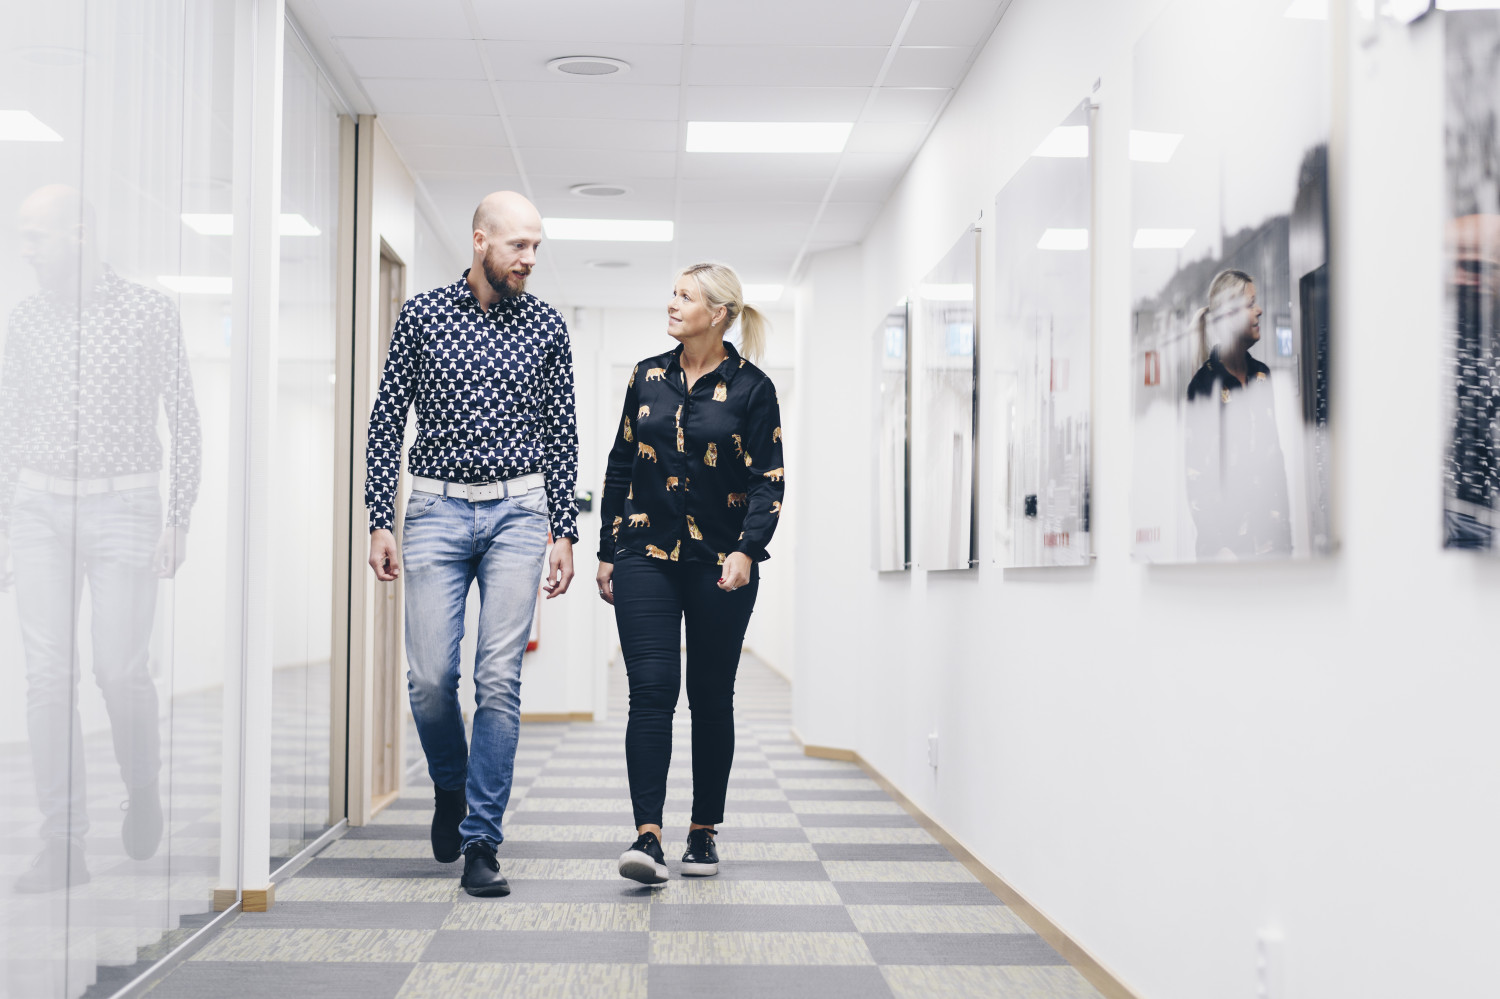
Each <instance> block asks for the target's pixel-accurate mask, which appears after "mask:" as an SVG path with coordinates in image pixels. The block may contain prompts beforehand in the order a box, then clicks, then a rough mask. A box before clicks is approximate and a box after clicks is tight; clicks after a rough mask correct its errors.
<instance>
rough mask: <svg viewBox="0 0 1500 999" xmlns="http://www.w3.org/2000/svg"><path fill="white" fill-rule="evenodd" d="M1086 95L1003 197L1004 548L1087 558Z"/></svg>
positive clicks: (1014, 562)
mask: <svg viewBox="0 0 1500 999" xmlns="http://www.w3.org/2000/svg"><path fill="white" fill-rule="evenodd" d="M1089 132H1090V129H1089V105H1088V102H1087V101H1085V102H1084V103H1083V104H1082V105H1080V106H1079V107H1078V108H1077V109H1076V110H1075V111H1074V112H1073V113H1072V114H1071V115H1069V116H1068V118H1067V119H1066V120H1065V121H1064V122H1063V123H1062V124H1061V125H1060V126H1059V127H1058V128H1056V129H1054V130H1053V132H1052V133H1051V135H1050V136H1049V137H1048V139H1047V141H1046V143H1044V144H1043V146H1042V147H1040V148H1039V149H1038V150H1037V152H1036V154H1035V155H1033V156H1032V157H1031V158H1030V159H1028V160H1027V161H1026V162H1025V163H1024V164H1022V165H1021V169H1020V170H1018V171H1016V175H1015V176H1014V177H1013V178H1011V180H1010V183H1008V184H1006V185H1005V189H1004V190H1002V191H1001V192H1000V194H999V196H998V197H996V198H995V278H996V280H995V296H996V307H995V319H996V322H997V323H998V324H999V325H998V330H999V334H1000V335H999V337H998V340H997V342H998V343H999V344H1000V345H1001V349H1002V350H1003V351H1004V356H1003V358H1002V378H1003V381H1004V391H1003V392H1002V399H1004V400H1005V401H1004V402H1003V403H1002V406H1001V421H1002V423H1003V424H1004V431H1005V432H1004V433H1002V434H1001V435H1000V437H1001V438H1002V440H1003V441H1004V443H1002V444H1001V445H1000V446H1001V447H1003V448H1005V449H1006V459H1007V460H1006V462H1005V465H1006V468H1007V472H1008V474H1007V483H1008V484H1007V487H1006V488H1005V489H1004V490H1003V491H1002V492H1001V509H1000V511H999V512H1000V516H998V517H996V518H995V520H996V525H997V528H998V533H999V535H1000V546H999V557H1000V560H1001V562H1002V564H1004V565H1007V566H1045V565H1083V564H1085V563H1087V562H1088V559H1089V409H1090V406H1089V401H1090V400H1089V397H1090V390H1091V388H1092V383H1091V378H1092V374H1091V372H1092V365H1091V352H1092V345H1093V338H1092V336H1091V329H1090V312H1091V310H1090V303H1091V300H1092V296H1091V284H1090V273H1091V272H1090V267H1089V258H1090V252H1089V251H1090V246H1091V239H1090V228H1091V226H1090V213H1091V207H1092V198H1091V182H1092V172H1091V169H1090V164H1091V159H1090V138H1089Z"/></svg>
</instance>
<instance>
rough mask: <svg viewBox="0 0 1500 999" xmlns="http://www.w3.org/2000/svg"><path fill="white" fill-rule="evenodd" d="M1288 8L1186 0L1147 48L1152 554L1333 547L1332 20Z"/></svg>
mask: <svg viewBox="0 0 1500 999" xmlns="http://www.w3.org/2000/svg"><path fill="white" fill-rule="evenodd" d="M1286 9H1287V8H1286V4H1285V3H1282V2H1280V0H1177V2H1175V3H1173V4H1171V5H1169V6H1168V7H1167V8H1166V10H1165V11H1163V13H1162V15H1161V17H1159V18H1158V19H1157V21H1156V23H1155V24H1154V25H1153V26H1152V27H1151V28H1150V29H1149V30H1148V31H1147V32H1146V33H1145V34H1144V35H1142V36H1141V38H1140V40H1139V41H1138V42H1137V43H1136V47H1135V86H1134V95H1135V97H1134V100H1135V107H1134V113H1133V116H1132V119H1131V120H1132V124H1133V127H1134V129H1135V131H1133V132H1132V133H1131V159H1132V160H1133V161H1134V162H1133V164H1132V174H1131V191H1132V200H1133V204H1134V215H1135V235H1134V243H1133V245H1134V252H1133V253H1132V255H1131V269H1132V292H1131V294H1132V297H1133V299H1134V328H1133V330H1132V338H1133V343H1132V352H1133V374H1132V378H1133V382H1134V392H1135V431H1136V432H1135V451H1134V464H1135V468H1134V489H1133V493H1132V502H1131V514H1132V518H1133V521H1134V528H1135V537H1134V543H1135V548H1134V553H1135V556H1136V558H1138V559H1141V560H1143V561H1150V562H1196V561H1210V560H1212V561H1221V560H1222V561H1234V560H1242V559H1281V558H1308V557H1316V556H1322V555H1327V554H1328V553H1330V552H1331V551H1332V550H1333V530H1332V510H1331V503H1330V485H1331V480H1330V472H1331V467H1332V461H1331V447H1330V437H1329V427H1328V408H1329V394H1328V364H1329V340H1328V330H1329V318H1330V301H1329V294H1328V289H1329V278H1328V260H1329V253H1328V134H1329V121H1330V116H1331V112H1330V104H1331V100H1332V84H1331V79H1330V69H1329V60H1330V52H1331V42H1330V38H1329V26H1328V22H1327V21H1326V20H1321V21H1320V20H1309V19H1302V18H1292V17H1286V16H1284V15H1285V12H1286ZM1210 38H1233V39H1234V44H1232V45H1205V44H1203V40H1204V39H1210ZM1265 52H1276V53H1278V60H1279V61H1278V66H1279V67H1280V68H1279V69H1278V71H1277V72H1274V73H1267V72H1265V71H1264V67H1263V66H1262V65H1261V63H1260V61H1259V57H1260V54H1261V53H1265Z"/></svg>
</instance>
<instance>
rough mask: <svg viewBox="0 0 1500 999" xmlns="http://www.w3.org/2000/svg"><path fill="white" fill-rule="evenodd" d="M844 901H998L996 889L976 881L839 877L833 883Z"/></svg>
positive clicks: (889, 903)
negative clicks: (887, 880)
mask: <svg viewBox="0 0 1500 999" xmlns="http://www.w3.org/2000/svg"><path fill="white" fill-rule="evenodd" d="M835 888H836V889H837V890H838V893H839V898H841V899H843V900H844V904H845V905H1001V904H1003V903H1001V901H1000V900H999V899H998V898H996V897H995V893H994V892H992V891H990V890H989V889H988V888H986V887H985V886H984V885H982V884H979V883H978V882H971V883H969V884H963V883H955V884H945V883H938V882H920V881H918V882H905V883H899V882H898V883H890V882H879V881H839V882H836V883H835Z"/></svg>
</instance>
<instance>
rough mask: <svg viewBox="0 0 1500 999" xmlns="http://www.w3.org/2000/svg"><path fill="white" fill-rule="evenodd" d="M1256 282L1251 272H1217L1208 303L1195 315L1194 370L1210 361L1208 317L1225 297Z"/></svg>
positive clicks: (1210, 289)
mask: <svg viewBox="0 0 1500 999" xmlns="http://www.w3.org/2000/svg"><path fill="white" fill-rule="evenodd" d="M1254 283H1255V279H1254V278H1253V277H1251V276H1250V275H1249V274H1246V273H1245V272H1244V271H1237V270H1234V269H1232V268H1231V269H1229V270H1222V271H1220V272H1219V273H1217V274H1215V275H1214V279H1213V280H1212V281H1210V282H1209V283H1208V305H1207V306H1205V307H1204V308H1201V309H1199V310H1198V312H1197V314H1195V315H1194V316H1193V325H1192V331H1193V345H1194V353H1195V355H1196V356H1195V357H1194V360H1193V368H1194V370H1196V369H1198V368H1201V367H1203V365H1204V364H1206V363H1208V354H1209V347H1210V346H1211V344H1209V342H1208V317H1209V316H1210V315H1212V314H1213V313H1215V312H1217V311H1218V310H1219V307H1220V306H1221V305H1223V303H1224V299H1226V298H1228V297H1230V296H1231V295H1239V294H1241V293H1242V292H1244V290H1245V289H1246V288H1247V287H1249V286H1250V285H1252V284H1254Z"/></svg>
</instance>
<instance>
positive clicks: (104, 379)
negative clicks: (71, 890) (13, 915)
mask: <svg viewBox="0 0 1500 999" xmlns="http://www.w3.org/2000/svg"><path fill="white" fill-rule="evenodd" d="M19 216H20V218H19V221H20V237H21V255H22V258H23V259H24V260H25V261H26V262H27V263H28V264H30V265H31V268H32V270H33V271H34V272H35V274H36V279H37V286H38V290H37V292H36V294H34V295H32V296H31V297H30V298H27V299H26V300H25V301H23V302H21V303H20V304H19V305H17V306H16V307H15V310H14V311H13V312H12V313H11V315H10V323H9V327H8V330H7V334H6V339H5V356H4V368H3V373H0V576H4V575H7V565H6V564H7V563H9V562H13V563H14V576H15V587H16V608H17V611H18V615H17V616H18V618H19V624H20V632H21V645H22V648H23V649H24V651H25V656H26V724H27V733H28V736H29V738H30V742H31V757H32V771H33V774H34V776H35V779H36V788H37V803H38V805H39V806H40V808H41V812H42V825H41V836H42V840H43V843H44V846H43V849H42V852H41V853H40V854H39V855H38V857H37V860H36V862H35V863H34V864H33V865H32V866H31V868H30V869H29V870H27V871H26V872H25V873H24V874H22V875H21V876H20V877H19V878H18V879H17V880H16V882H15V889H16V890H17V891H20V892H42V891H51V890H55V889H58V888H62V887H64V886H67V885H74V886H76V885H79V884H82V883H84V882H86V881H88V880H89V874H88V869H87V867H86V866H85V864H84V856H83V846H84V838H85V836H86V835H87V833H88V830H89V816H88V809H87V802H88V787H87V783H86V780H85V778H86V777H87V776H89V775H88V774H87V772H86V768H85V765H84V763H85V759H86V757H85V754H84V750H83V743H82V736H81V726H80V722H79V715H78V680H79V671H78V669H77V662H76V657H77V650H78V647H79V640H78V635H77V632H78V630H79V627H80V625H82V626H84V627H87V628H88V629H89V631H90V633H91V634H92V636H93V642H92V649H91V658H92V667H93V674H94V679H95V681H96V682H97V683H98V685H99V689H100V691H101V693H102V694H103V695H104V707H105V709H106V711H107V712H108V714H109V725H110V730H111V734H112V736H113V740H112V741H113V744H114V753H115V762H116V763H117V765H118V766H119V769H120V776H121V778H122V780H123V782H124V784H125V787H126V790H127V792H128V794H129V802H128V810H127V812H126V813H125V819H124V823H123V824H122V826H121V830H120V835H121V839H122V840H123V841H124V845H125V852H126V853H127V854H128V855H129V856H130V857H132V858H134V859H136V860H144V859H146V858H148V857H151V856H153V855H154V854H155V853H156V851H157V848H158V846H159V844H160V842H161V834H162V822H163V819H162V808H161V797H160V790H159V786H158V776H159V774H160V771H161V739H160V734H159V718H158V702H157V693H156V684H155V683H154V682H153V680H152V678H151V671H150V668H149V653H150V644H151V629H152V624H153V621H154V619H155V613H156V590H157V579H158V578H168V577H170V576H172V575H174V574H175V573H176V571H177V569H178V567H179V566H180V565H181V564H182V561H183V558H184V557H185V555H186V551H187V527H188V514H189V512H190V511H191V509H192V506H193V502H194V500H195V498H196V497H197V492H198V481H199V473H200V467H201V454H202V448H201V443H200V436H199V427H198V411H197V407H196V405H195V404H194V401H193V387H192V378H191V372H190V371H189V368H188V360H187V350H186V347H185V345H184V343H183V339H182V328H181V321H180V319H179V317H178V314H177V308H176V306H175V305H174V304H173V303H172V301H171V300H170V299H169V298H167V296H166V295H164V294H162V293H161V292H158V291H152V290H151V289H149V288H146V287H143V286H142V285H139V284H135V283H134V282H131V281H126V280H124V279H123V278H121V277H120V276H119V275H118V274H116V273H115V272H114V271H113V270H112V269H110V268H109V267H108V266H106V265H105V264H103V263H102V262H101V260H100V257H99V251H98V244H97V239H96V235H95V225H94V212H93V209H92V208H90V207H89V204H88V202H86V201H85V200H84V199H83V197H82V196H81V195H80V194H79V193H78V191H76V190H74V189H73V188H70V187H63V186H56V185H54V186H49V187H43V188H41V189H39V190H37V191H35V192H33V193H32V194H31V195H30V196H29V197H27V199H26V200H25V202H23V203H22V205H21V208H20V212H19ZM163 415H164V416H165V421H164V422H165V424H166V427H167V430H168V432H169V433H170V435H171V449H170V450H169V451H167V452H166V454H165V455H164V454H163V447H162V440H161V435H160V434H159V433H158V432H157V423H158V420H160V419H161V418H162V416H163ZM164 470H165V472H166V475H165V478H166V480H167V486H168V499H167V502H166V503H165V504H163V502H162V495H161V483H162V479H163V477H164V476H163V474H162V473H163V471H164ZM164 506H165V510H163V507H164ZM8 585H9V580H8V579H6V580H0V588H4V587H6V586H8ZM85 585H86V586H87V588H88V592H89V618H90V619H89V621H87V622H81V621H79V620H78V617H79V613H80V612H79V607H80V598H81V596H82V589H83V586H85Z"/></svg>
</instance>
